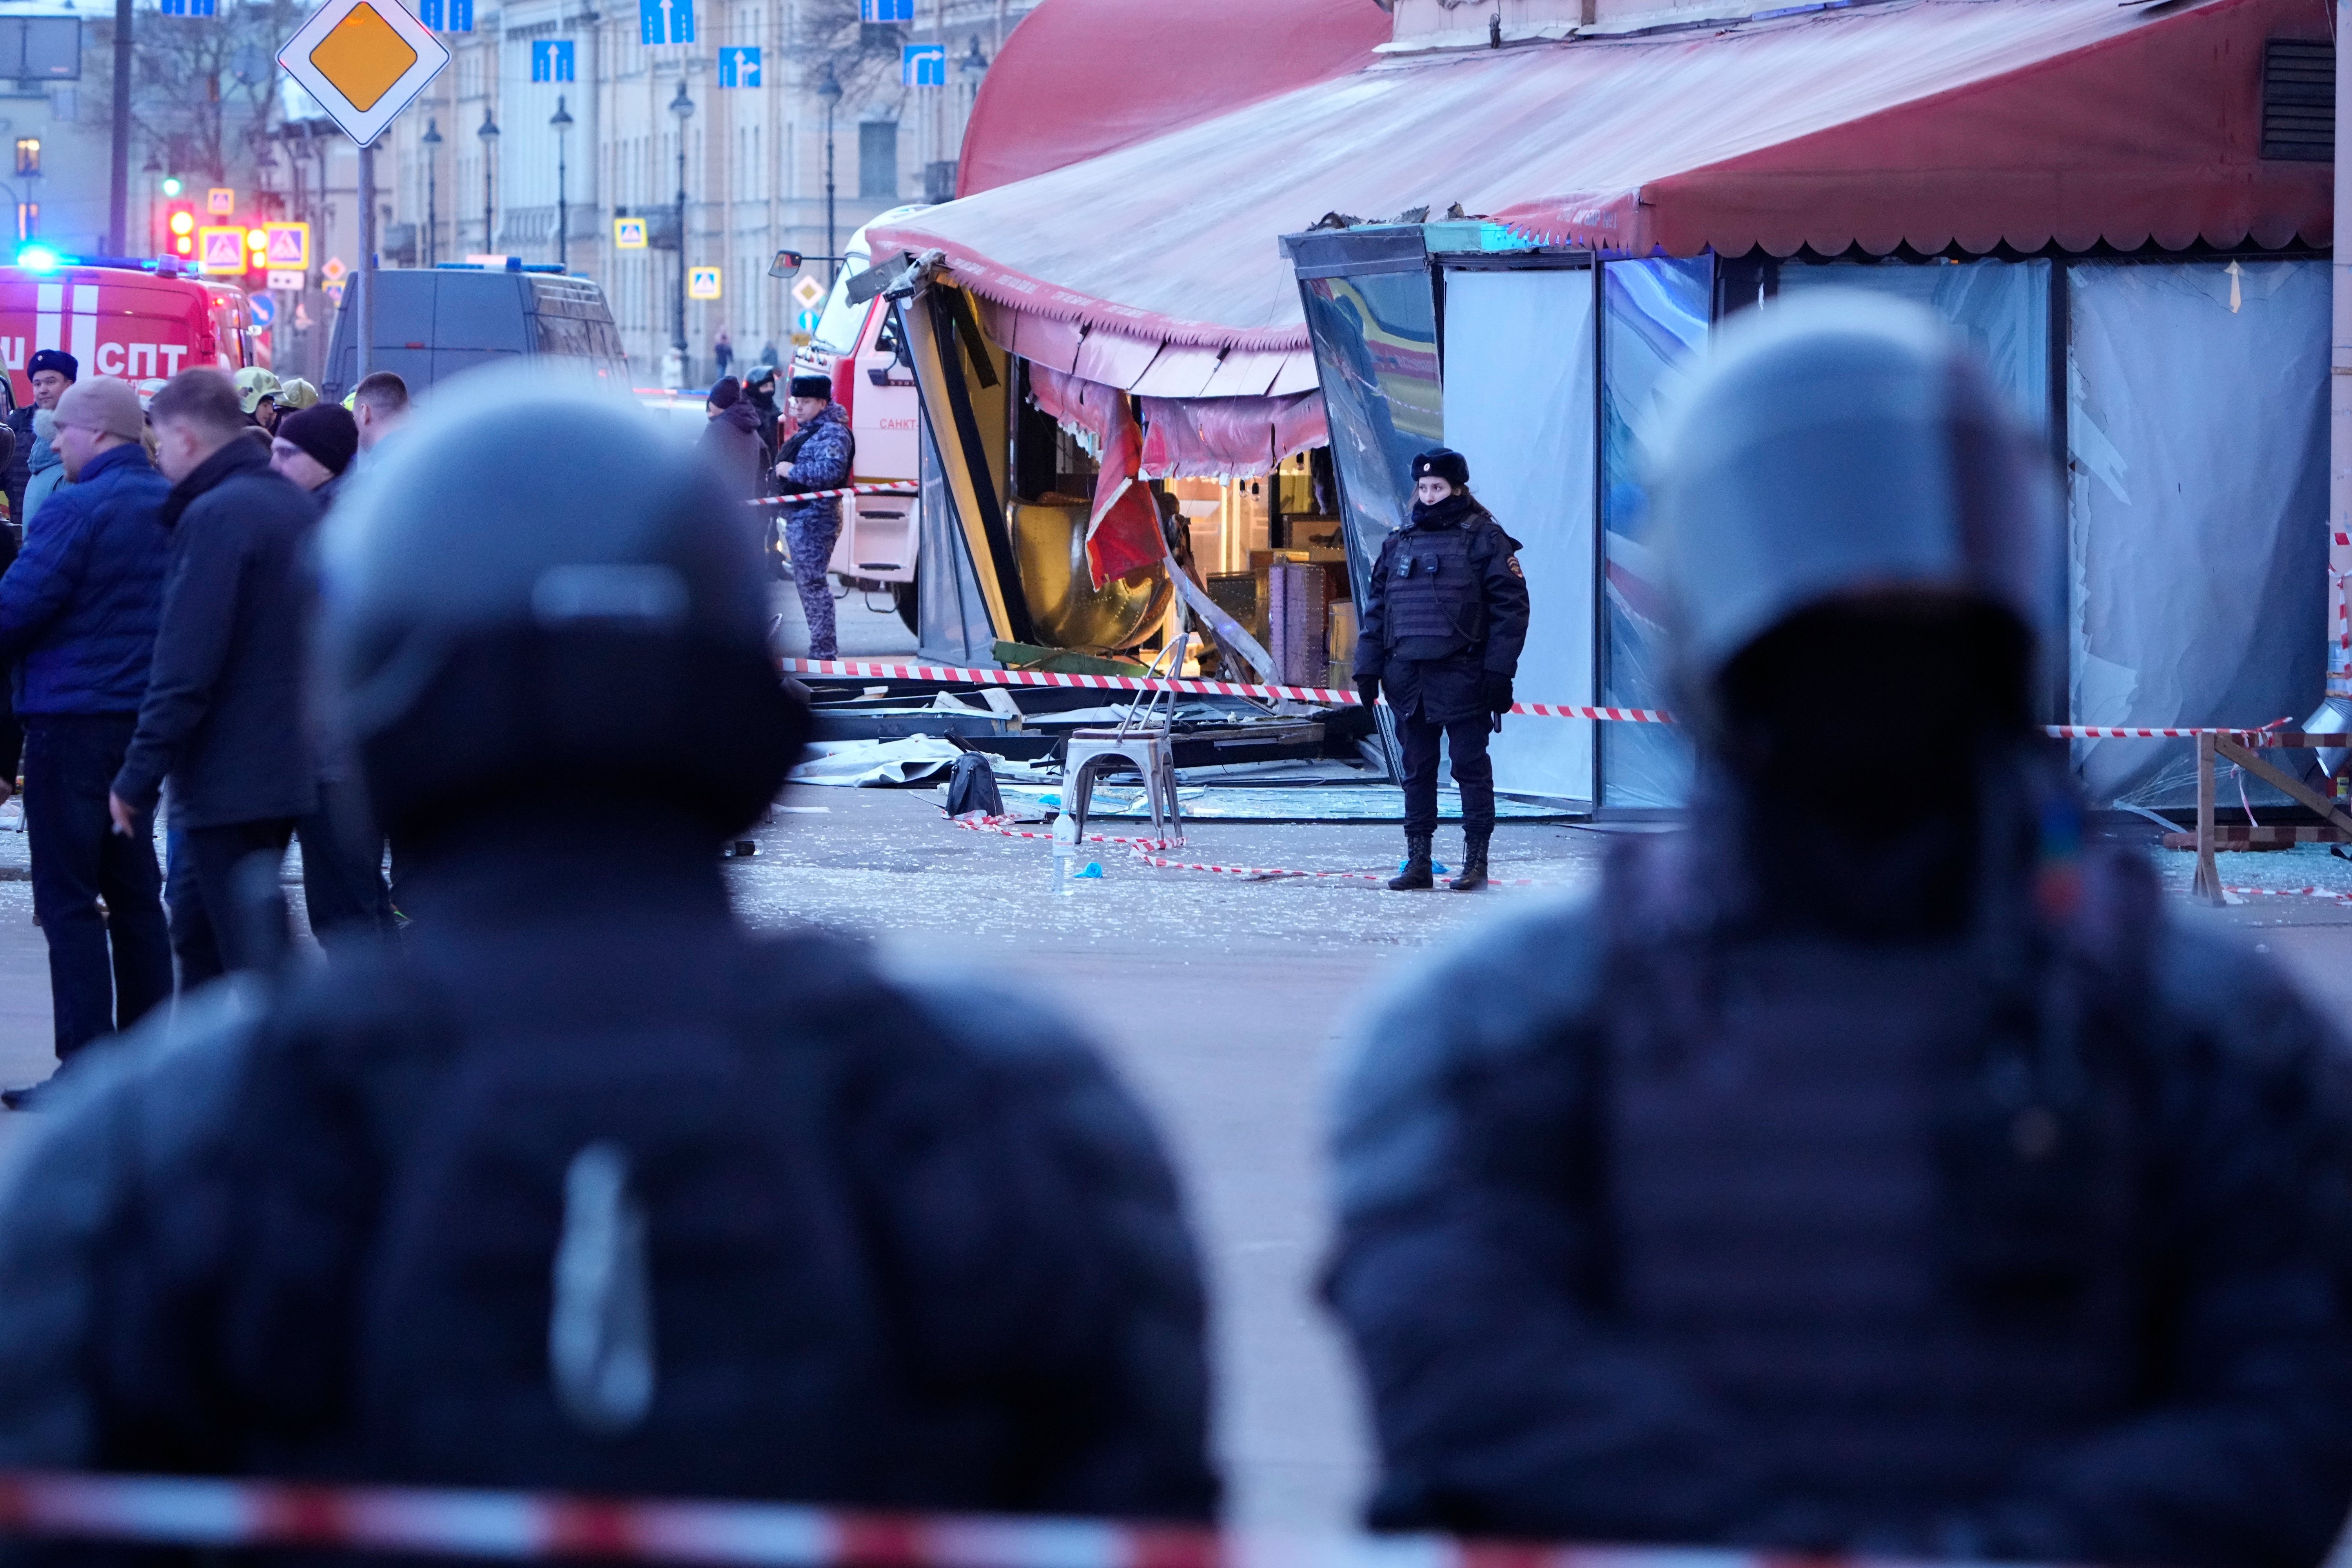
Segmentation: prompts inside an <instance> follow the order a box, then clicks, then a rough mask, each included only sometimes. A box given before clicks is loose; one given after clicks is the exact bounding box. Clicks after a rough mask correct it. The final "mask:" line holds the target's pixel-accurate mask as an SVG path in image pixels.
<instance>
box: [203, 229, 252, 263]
mask: <svg viewBox="0 0 2352 1568" xmlns="http://www.w3.org/2000/svg"><path fill="white" fill-rule="evenodd" d="M196 270H197V271H199V272H211V273H217V274H224V275H226V274H231V273H237V272H242V271H244V270H245V230H244V229H242V228H239V227H236V226H233V225H232V226H212V227H205V228H200V229H198V230H196Z"/></svg>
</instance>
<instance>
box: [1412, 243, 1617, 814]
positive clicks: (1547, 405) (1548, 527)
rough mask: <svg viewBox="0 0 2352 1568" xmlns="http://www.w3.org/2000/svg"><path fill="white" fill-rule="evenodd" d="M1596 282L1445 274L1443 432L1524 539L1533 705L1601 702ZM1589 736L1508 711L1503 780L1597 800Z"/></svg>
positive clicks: (1524, 686)
mask: <svg viewBox="0 0 2352 1568" xmlns="http://www.w3.org/2000/svg"><path fill="white" fill-rule="evenodd" d="M1592 288H1593V278H1592V273H1591V271H1590V270H1589V269H1587V268H1559V269H1545V270H1519V269H1514V270H1510V271H1476V270H1467V269H1449V270H1448V271H1447V273H1446V275H1445V429H1446V431H1447V432H1448V434H1449V436H1450V437H1451V443H1452V445H1453V446H1454V449H1455V450H1457V451H1459V452H1461V453H1462V455H1463V456H1464V457H1465V458H1468V459H1469V462H1470V488H1471V489H1472V491H1473V492H1474V493H1475V494H1476V495H1477V497H1478V499H1479V500H1482V501H1484V502H1485V503H1486V508H1487V510H1490V511H1492V512H1493V513H1494V514H1495V516H1496V520H1497V521H1500V522H1501V523H1502V525H1503V527H1504V528H1505V529H1506V530H1507V531H1509V533H1510V534H1511V536H1512V537H1513V538H1515V539H1517V540H1518V541H1520V544H1521V548H1520V550H1519V566H1520V569H1521V571H1522V573H1523V574H1525V576H1526V578H1527V584H1528V600H1529V602H1530V605H1531V612H1532V613H1531V618H1530V620H1529V622H1528V642H1527V648H1526V651H1525V652H1524V653H1523V654H1522V655H1521V657H1520V659H1519V676H1518V689H1519V690H1520V692H1521V693H1523V694H1524V695H1525V696H1526V697H1527V698H1528V699H1530V700H1536V699H1540V700H1544V701H1557V702H1591V700H1593V699H1592V696H1591V693H1592V689H1593V687H1592V664H1593V657H1592V655H1593V625H1592V616H1593V607H1594V557H1593V537H1592V531H1593V471H1592V465H1593V397H1594V384H1593V371H1594V366H1593V300H1592ZM1554 692H1557V693H1559V695H1558V696H1557V697H1554V696H1552V695H1551V693H1554ZM1592 731H1593V724H1592V721H1590V720H1583V719H1576V720H1568V719H1524V718H1521V719H1506V720H1505V721H1503V732H1502V733H1501V734H1500V735H1498V736H1496V738H1495V741H1494V744H1493V747H1492V753H1493V756H1494V759H1495V787H1496V788H1497V789H1503V790H1510V791H1514V792H1517V793H1518V794H1522V795H1544V796H1549V797H1554V798H1559V799H1566V800H1571V801H1581V802H1591V801H1592V800H1593V799H1594V792H1593V735H1592Z"/></svg>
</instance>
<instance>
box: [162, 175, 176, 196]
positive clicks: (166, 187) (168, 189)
mask: <svg viewBox="0 0 2352 1568" xmlns="http://www.w3.org/2000/svg"><path fill="white" fill-rule="evenodd" d="M163 194H164V195H167V196H176V195H179V194H180V176H179V175H177V174H166V175H164V176H163Z"/></svg>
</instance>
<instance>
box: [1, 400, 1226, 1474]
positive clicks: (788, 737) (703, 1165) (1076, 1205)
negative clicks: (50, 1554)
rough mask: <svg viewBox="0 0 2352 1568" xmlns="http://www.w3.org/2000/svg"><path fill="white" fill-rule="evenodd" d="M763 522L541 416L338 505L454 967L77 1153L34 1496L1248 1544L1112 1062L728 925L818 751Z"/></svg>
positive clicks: (432, 455) (24, 1312) (424, 438)
mask: <svg viewBox="0 0 2352 1568" xmlns="http://www.w3.org/2000/svg"><path fill="white" fill-rule="evenodd" d="M452 494H457V495H462V496H465V497H466V498H467V504H466V505H465V506H463V507H452V506H450V505H448V504H447V501H446V498H447V497H448V496H450V495H452ZM742 510H743V507H742V501H741V500H740V497H730V493H729V491H728V489H726V487H725V486H724V485H723V484H722V483H721V482H720V480H719V477H718V476H717V475H716V474H714V473H713V472H711V471H709V469H708V468H705V467H704V465H703V463H702V460H701V459H700V458H698V456H697V454H696V453H695V452H694V451H693V449H692V448H690V447H688V446H686V445H685V444H683V443H674V442H667V441H665V440H663V439H662V438H660V437H658V436H656V433H655V432H653V431H652V430H651V429H650V428H648V426H647V422H646V417H645V416H643V415H642V414H641V413H639V412H638V411H636V410H635V409H634V408H632V407H630V406H628V405H625V404H619V403H615V402H613V401H611V400H609V399H607V398H605V397H604V396H601V395H596V394H594V393H592V392H591V391H589V390H586V389H582V390H579V391H576V392H575V391H568V390H551V388H550V387H549V385H548V384H547V383H546V381H545V380H544V379H543V373H542V374H541V376H540V377H533V376H531V375H530V374H520V373H492V374H478V376H477V377H468V378H467V379H466V380H464V381H461V382H459V383H457V384H455V385H453V386H451V387H450V388H448V389H446V391H445V393H444V394H443V395H442V396H441V398H439V399H437V400H436V405H435V406H434V407H433V408H432V409H431V410H430V411H429V412H427V413H426V414H425V416H423V418H422V420H421V422H420V423H418V424H417V425H416V426H415V428H414V429H413V430H412V431H410V432H409V433H408V434H407V436H406V437H404V440H403V441H402V442H401V443H400V445H399V447H398V449H397V450H396V451H395V450H393V449H391V448H389V447H387V448H386V449H385V455H384V461H383V463H382V464H381V465H379V466H377V467H376V468H373V469H371V470H370V471H369V472H368V473H367V474H366V475H365V476H364V477H363V479H362V482H361V484H360V486H359V487H358V488H357V489H354V490H353V492H352V494H351V495H350V496H349V497H348V498H346V500H345V501H344V503H343V504H342V505H341V506H339V507H338V508H337V509H336V511H335V514H334V516H333V517H332V518H331V520H330V521H329V522H328V523H327V524H326V525H325V526H324V531H323V535H322V540H321V556H322V563H323V564H322V574H323V584H324V585H323V590H322V599H323V603H322V605H321V613H320V621H321V623H322V627H323V631H322V638H323V641H324V644H325V651H324V655H323V658H322V660H321V676H322V683H323V685H324V687H325V693H324V703H323V706H324V707H325V709H326V710H327V714H328V718H329V721H330V722H331V726H332V728H333V730H334V731H336V732H337V733H338V734H339V735H340V736H341V739H342V741H343V742H345V743H346V744H347V745H348V747H349V748H350V750H351V752H352V754H353V755H354V756H355V757H356V760H357V763H358V764H359V772H360V773H361V776H362V781H363V783H364V784H365V787H366V789H367V790H368V792H369V795H370V797H371V800H372V804H373V806H374V808H375V811H376V812H377V813H378V814H379V815H380V816H381V818H382V819H383V823H384V824H385V826H387V827H389V828H390V829H391V830H392V831H393V832H394V834H396V835H398V836H399V837H400V838H401V840H402V842H403V844H404V850H405V851H406V853H407V854H408V856H409V857H410V858H411V860H412V861H413V866H412V868H411V869H410V870H409V871H408V873H407V876H406V879H405V880H404V896H405V897H406V898H407V899H408V900H410V901H411V902H412V903H413V904H414V905H415V910H416V912H417V914H418V916H419V919H418V921H417V923H416V925H415V928H414V929H413V930H412V931H410V932H408V933H407V935H406V937H405V938H404V940H403V941H402V942H399V943H398V944H396V945H395V944H393V943H390V942H384V943H376V942H356V943H353V944H351V945H349V946H347V947H346V948H344V949H343V950H341V951H338V952H332V953H331V955H330V956H329V957H328V959H327V960H326V962H325V963H322V964H320V965H318V966H316V967H313V968H310V969H307V970H303V971H300V972H291V971H289V972H288V973H282V974H280V975H278V977H276V978H275V979H274V980H264V979H262V978H259V977H247V978H244V979H235V980H232V981H229V982H226V983H224V984H222V985H221V986H217V987H215V988H214V989H212V990H211V991H209V992H207V993H205V994H202V995H201V996H200V997H199V998H198V999H196V1000H195V1001H194V1002H193V1003H184V1004H183V1005H182V1007H181V1008H180V1010H179V1015H180V1016H179V1017H178V1019H177V1020H176V1022H175V1024H173V1026H169V1027H168V1028H163V1027H159V1028H158V1029H156V1030H152V1031H150V1032H149V1033H147V1034H146V1035H144V1036H143V1037H142V1036H137V1035H134V1036H132V1037H128V1038H126V1039H124V1040H123V1041H121V1042H120V1043H116V1044H112V1045H108V1046H102V1047H95V1048H94V1052H93V1059H92V1061H91V1062H90V1067H91V1069H92V1070H90V1071H89V1072H78V1073H76V1074H75V1075H74V1077H75V1078H76V1079H79V1080H80V1081H79V1083H77V1084H75V1085H73V1086H71V1087H70V1089H69V1091H68V1092H67V1093H64V1094H61V1095H59V1096H58V1097H57V1099H56V1100H55V1101H54V1102H53V1103H52V1104H46V1105H45V1106H44V1108H43V1109H44V1114H43V1115H42V1116H41V1117H40V1118H38V1119H37V1125H36V1126H35V1127H34V1128H33V1129H32V1130H31V1131H30V1132H29V1133H28V1134H27V1137H28V1138H29V1139H30V1140H31V1143H30V1146H29V1147H27V1148H20V1149H19V1150H18V1151H16V1153H17V1154H18V1156H19V1158H18V1159H17V1161H16V1164H15V1166H14V1174H13V1178H12V1179H10V1180H9V1181H8V1182H7V1183H6V1184H5V1187H0V1465H9V1466H37V1467H47V1468H59V1469H79V1468H121V1469H126V1470H134V1471H137V1470H172V1471H184V1472H194V1473H198V1474H205V1473H225V1474H236V1473H270V1474H294V1475H304V1476H310V1477H322V1478H339V1477H340V1478H347V1479H371V1480H386V1481H409V1482H417V1483H439V1484H453V1485H488V1486H530V1487H549V1488H561V1489H584V1490H593V1491H596V1492H600V1493H656V1494H665V1493H666V1494H672V1495H677V1494H687V1495H705V1496H737V1497H767V1498H779V1499H793V1500H806V1501H812V1502H831V1503H855V1504H859V1505H864V1506H867V1507H873V1508H882V1509H950V1510H1015V1511H1044V1512H1053V1513H1071V1514H1138V1515H1144V1516H1158V1517H1162V1518H1174V1519H1182V1520H1188V1521H1202V1520H1205V1519H1206V1518H1207V1517H1208V1516H1209V1515H1210V1513H1211V1511H1212V1510H1213V1506H1214V1501H1215V1495H1216V1484H1215V1479H1214V1477H1213V1473H1212V1471H1211V1469H1210V1468H1209V1463H1208V1460H1207V1458H1206V1451H1205V1445H1206V1412H1207V1376H1206V1370H1205V1354H1204V1349H1203V1338H1202V1336H1203V1324H1202V1316H1203V1314H1202V1287H1201V1280H1200V1278H1199V1270H1198V1267H1197V1262H1196V1259H1195V1258H1194V1255H1193V1252H1192V1246H1191V1242H1190V1239H1189V1237H1188V1235H1187V1232H1186V1229H1185V1226H1184V1224H1183V1221H1182V1217H1181V1214H1180V1213H1179V1210H1178V1206H1177V1199H1176V1194H1175V1189H1174V1184H1173V1181H1172V1179H1171V1173H1170V1172H1169V1169H1168V1165H1167V1163H1166V1161H1165V1159H1164V1157H1163V1156H1162V1153H1161V1152H1160V1147H1159V1144H1158V1142H1157V1140H1156V1138H1155V1136H1154V1134H1153V1132H1152V1131H1151V1129H1150V1127H1149V1126H1148V1125H1147V1123H1146V1122H1145V1121H1144V1120H1143V1118H1142V1116H1141V1114H1140V1113H1139V1111H1138V1110H1137V1108H1136V1107H1135V1105H1134V1104H1133V1103H1132V1102H1131V1101H1130V1100H1129V1099H1128V1097H1127V1096H1126V1095H1125V1093H1124V1092H1123V1091H1122V1090H1121V1089H1119V1088H1118V1085H1117V1084H1116V1083H1114V1082H1113V1081H1112V1079H1110V1077H1109V1075H1108V1072H1107V1071H1106V1070H1105V1068H1104V1067H1103V1065H1102V1063H1101V1062H1100V1061H1099V1059H1098V1058H1097V1057H1096V1056H1095V1054H1094V1053H1093V1051H1092V1050H1091V1049H1089V1048H1088V1047H1087V1046H1086V1045H1085V1044H1084V1043H1083V1042H1081V1041H1078V1040H1076V1039H1075V1038H1074V1037H1072V1036H1071V1034H1070V1032H1069V1031H1068V1029H1067V1028H1066V1026H1063V1025H1061V1024H1060V1023H1059V1022H1058V1021H1056V1020H1055V1019H1054V1018H1052V1017H1050V1016H1044V1015H1041V1014H1040V1013H1039V1012H1038V1011H1036V1010H1034V1009H1033V1008H1031V1007H1029V1006H1027V1005H1024V1004H1022V1003H1020V1002H1018V1001H1015V1000H1013V999H1010V998H1008V997H1006V996H1004V995H1003V994H997V993H994V992H992V991H990V990H988V989H987V988H985V987H982V988H980V989H978V990H971V989H969V988H958V989H956V990H954V991H952V992H950V991H949V990H947V989H945V988H943V987H937V986H934V985H929V984H918V983H914V982H909V981H901V980H898V979H896V978H893V977H891V976H889V975H887V974H886V973H883V972H882V971H881V970H880V969H879V968H878V967H877V963H876V961H875V960H874V959H873V958H871V957H870V956H869V955H868V954H866V952H864V951H863V950H861V949H859V948H857V947H856V946H853V945H851V944H849V943H847V942H842V941H838V940H835V939H832V938H826V937H820V936H815V935H809V934H802V935H794V936H788V937H783V938H766V939H755V938H754V937H752V936H751V934H749V933H748V932H746V931H744V930H743V929H742V928H741V927H740V926H739V925H738V923H737V922H736V921H735V919H734V917H733V914H732V912H731V910H730V907H729V890H728V888H727V885H726V882H725V880H724V879H723V873H722V868H721V861H720V858H719V849H720V847H721V845H722V844H723V842H724V841H725V840H727V839H728V838H730V837H732V836H734V835H736V834H738V833H740V832H741V831H742V830H743V829H744V828H745V827H746V826H748V825H749V824H750V823H751V821H752V820H753V819H754V818H755V817H756V816H758V815H759V813H760V812H761V808H762V807H763V806H764V805H766V803H767V802H768V801H769V800H770V799H771V798H772V795H774V793H775V791H776V790H777V788H778V787H779V786H780V785H781V784H782V779H783V776H784V773H785V771H786V770H787V769H788V768H789V767H790V766H791V765H792V763H793V760H794V758H795V757H796V756H797V754H798V753H799V752H800V750H801V747H802V742H803V739H804V737H805V736H806V735H807V733H808V731H809V715H808V712H807V710H806V708H805V707H804V706H803V703H802V702H801V701H800V700H799V699H798V698H797V697H795V696H793V695H791V694H789V693H788V692H787V690H786V689H784V688H783V687H782V685H781V683H780V681H779V679H778V678H777V676H776V673H775V668H774V665H773V662H772V657H771V655H770V653H769V650H768V648H767V646H766V624H767V619H768V612H767V604H766V596H765V594H764V592H763V591H762V589H761V585H760V579H759V577H758V575H757V574H755V573H754V571H753V570H752V567H753V565H754V558H753V553H752V550H753V546H752V544H751V540H750V538H749V532H748V531H747V530H746V529H745V528H744V526H743V522H742V518H741V512H742ZM615 767H626V768H627V769H628V771H629V772H630V773H631V774H632V776H633V778H634V779H635V780H636V781H637V788H638V791H639V793H638V795H637V797H636V798H635V799H633V800H632V802H631V805H630V810H629V812H628V813H627V815H626V816H625V818H624V819H623V820H621V821H619V822H617V823H616V822H615V821H614V817H613V815H612V813H611V810H610V807H609V804H608V803H607V802H606V800H605V798H604V793H603V792H602V791H601V790H600V789H599V788H598V787H597V781H599V780H601V779H604V778H607V777H609V776H610V775H611V773H612V772H613V770H614V768H615ZM274 880H275V879H274V877H272V878H269V879H268V881H270V882H272V883H274Z"/></svg>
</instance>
